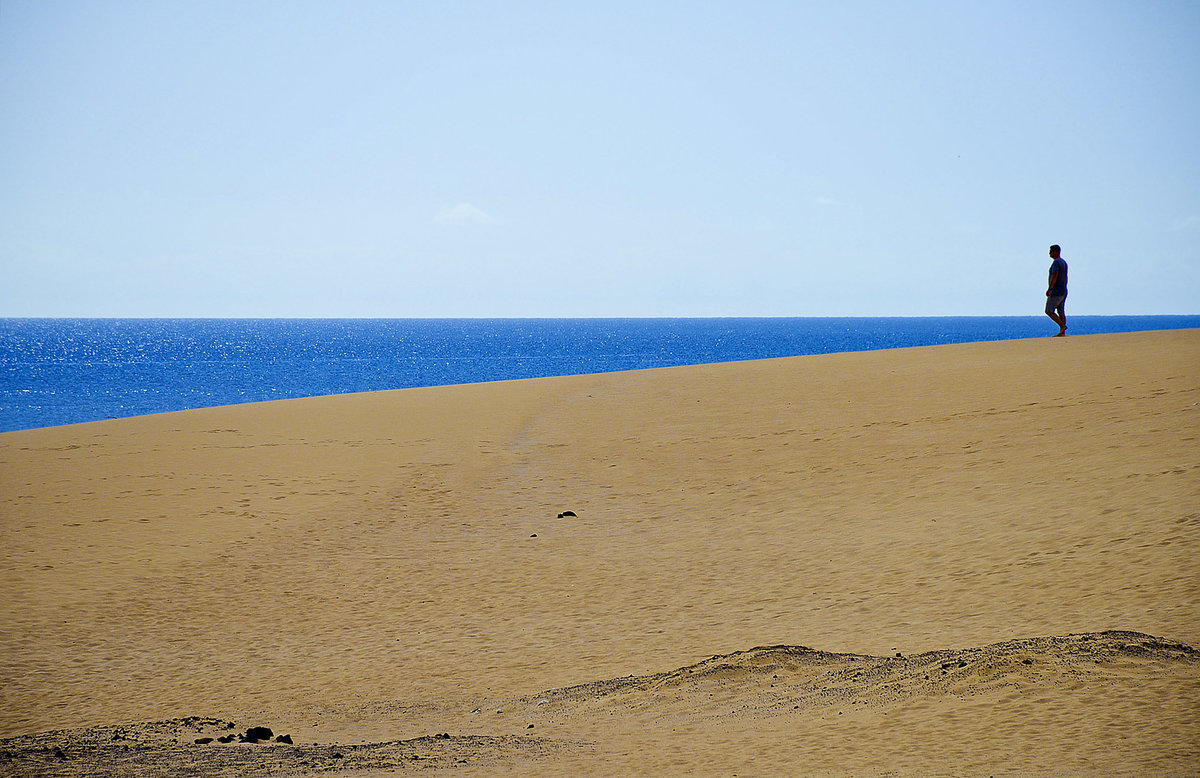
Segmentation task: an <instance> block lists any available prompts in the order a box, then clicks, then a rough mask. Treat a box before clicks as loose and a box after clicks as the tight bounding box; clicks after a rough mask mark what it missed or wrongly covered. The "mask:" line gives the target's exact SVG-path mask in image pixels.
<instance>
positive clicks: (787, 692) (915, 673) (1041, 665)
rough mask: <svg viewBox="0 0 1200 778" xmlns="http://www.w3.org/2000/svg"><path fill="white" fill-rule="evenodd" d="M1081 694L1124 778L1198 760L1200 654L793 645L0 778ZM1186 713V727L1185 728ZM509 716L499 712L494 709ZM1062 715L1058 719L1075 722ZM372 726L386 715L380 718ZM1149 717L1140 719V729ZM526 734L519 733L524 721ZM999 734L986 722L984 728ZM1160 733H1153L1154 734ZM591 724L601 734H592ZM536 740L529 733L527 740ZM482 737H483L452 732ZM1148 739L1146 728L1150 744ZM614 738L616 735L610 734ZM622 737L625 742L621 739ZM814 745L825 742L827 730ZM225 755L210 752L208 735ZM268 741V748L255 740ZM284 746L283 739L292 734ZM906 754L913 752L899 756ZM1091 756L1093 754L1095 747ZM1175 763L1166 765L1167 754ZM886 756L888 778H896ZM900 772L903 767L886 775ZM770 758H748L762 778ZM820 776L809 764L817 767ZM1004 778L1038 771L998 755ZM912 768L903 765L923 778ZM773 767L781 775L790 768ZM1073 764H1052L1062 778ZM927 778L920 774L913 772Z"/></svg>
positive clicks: (50, 749) (116, 744) (133, 738)
mask: <svg viewBox="0 0 1200 778" xmlns="http://www.w3.org/2000/svg"><path fill="white" fill-rule="evenodd" d="M1081 690H1082V691H1083V692H1084V693H1085V694H1084V697H1085V698H1086V696H1087V695H1094V696H1095V698H1096V699H1094V700H1092V703H1093V705H1094V704H1095V703H1097V702H1100V703H1102V704H1103V706H1104V711H1105V716H1106V718H1107V722H1106V723H1107V725H1108V726H1107V728H1108V729H1114V728H1116V727H1117V725H1124V726H1126V727H1135V728H1137V729H1138V730H1140V731H1141V733H1142V736H1143V737H1154V738H1158V743H1157V745H1158V746H1159V748H1160V752H1159V753H1158V754H1155V755H1154V758H1151V759H1148V760H1144V761H1141V762H1127V763H1125V764H1123V765H1121V766H1122V767H1124V768H1125V769H1126V770H1127V771H1128V772H1131V773H1137V772H1141V771H1144V770H1153V769H1158V768H1161V767H1166V768H1167V769H1169V768H1170V767H1171V765H1178V764H1186V761H1181V760H1180V757H1182V758H1183V760H1186V759H1188V758H1191V757H1192V756H1194V755H1195V753H1196V749H1195V744H1191V745H1190V746H1189V745H1188V744H1187V743H1186V742H1183V743H1180V742H1177V741H1176V740H1175V739H1174V736H1177V735H1179V734H1184V735H1186V733H1187V731H1188V729H1187V728H1188V727H1189V726H1190V725H1192V724H1194V723H1195V716H1194V703H1195V701H1196V700H1197V699H1198V696H1197V695H1200V651H1198V650H1197V649H1195V648H1192V647H1190V646H1187V645H1185V644H1182V643H1178V642H1175V641H1170V640H1166V639H1163V638H1156V637H1152V636H1149V635H1143V634H1141V633H1136V632H1121V631H1109V632H1104V633H1089V634H1082V635H1064V636H1058V637H1042V638H1028V639H1022V640H1012V641H1006V642H1004V643H999V644H994V645H990V646H981V647H978V648H971V649H961V650H941V651H930V652H925V653H922V654H918V655H915V656H911V657H906V656H904V655H902V654H897V655H896V656H892V657H873V656H863V655H858V654H844V653H843V654H839V653H831V652H826V651H820V650H815V649H811V648H807V647H804V646H761V647H756V648H753V649H748V650H745V651H738V652H734V653H732V654H725V655H721V656H714V657H710V658H709V659H706V660H704V661H702V662H699V663H696V664H694V665H689V666H687V667H681V668H678V669H676V670H673V671H669V672H663V673H655V674H651V675H648V676H629V677H624V678H617V679H611V680H605V681H597V682H593V683H588V684H582V685H578V686H573V687H569V688H565V689H552V690H547V691H543V692H541V693H538V694H534V695H530V696H526V697H523V698H516V699H508V700H496V699H492V700H488V701H487V702H486V704H485V705H486V708H487V709H486V710H485V709H484V706H483V705H481V706H477V707H476V708H474V709H472V710H471V711H470V712H469V713H467V712H465V711H464V710H463V709H462V708H463V706H462V705H459V706H457V709H455V707H456V706H453V705H444V706H442V708H441V709H440V710H439V709H437V708H427V709H425V710H422V711H420V712H419V714H418V718H419V720H420V721H421V722H422V723H424V724H425V725H427V726H432V725H434V724H438V725H443V726H446V727H448V728H450V729H452V730H453V732H454V734H451V733H450V732H444V733H435V734H429V735H425V736H421V737H416V738H411V739H409V740H405V741H396V742H378V743H351V744H343V743H339V742H315V743H308V742H300V743H292V742H288V743H286V744H279V743H276V742H268V743H267V744H266V745H261V744H246V743H242V742H238V740H237V739H235V738H234V731H235V730H239V729H240V727H239V725H238V724H237V723H236V722H232V721H224V720H220V719H207V718H202V717H187V718H184V719H177V720H171V721H161V722H146V723H141V724H132V725H124V726H108V727H95V728H90V729H78V730H67V731H54V732H48V733H44V734H41V735H36V736H20V737H15V738H9V739H5V740H0V768H6V769H7V770H9V771H11V772H12V774H14V775H30V776H34V775H37V776H41V775H45V776H85V775H86V776H108V775H112V776H120V775H135V774H150V773H165V772H171V771H179V770H181V769H186V770H187V771H190V772H191V773H193V774H199V775H205V776H225V775H230V776H232V775H239V776H240V775H248V776H249V775H263V776H266V775H321V774H327V773H335V772H344V771H354V772H356V773H358V772H361V771H368V772H372V773H379V774H384V773H390V772H396V771H411V770H421V771H423V772H424V771H428V770H438V769H442V770H449V769H453V770H455V771H456V772H461V771H463V770H467V769H477V770H483V771H485V772H487V773H497V772H500V773H504V772H508V771H510V770H513V771H517V772H522V771H526V770H532V771H536V772H538V773H539V774H547V773H555V774H565V775H569V774H577V773H578V772H579V771H587V770H588V769H589V766H591V768H593V769H594V768H596V767H597V766H600V769H598V770H594V771H595V772H600V773H604V774H619V773H620V772H622V771H629V772H643V771H644V770H643V769H642V768H641V767H639V762H637V761H633V762H625V763H624V764H623V765H622V760H621V759H620V756H619V751H620V748H621V745H622V742H623V740H624V738H627V737H629V735H630V734H632V733H637V732H646V731H651V732H655V731H657V732H659V733H663V732H665V731H666V730H667V729H668V728H669V729H670V731H671V732H678V731H679V730H680V728H681V727H683V728H686V727H687V726H688V725H690V726H692V727H695V726H696V725H697V724H701V725H706V726H707V727H709V728H711V729H710V730H709V731H713V730H715V731H720V729H721V728H723V727H726V726H728V725H730V724H733V725H734V726H738V727H745V726H746V724H747V722H752V723H753V724H754V726H755V728H756V729H760V730H765V731H769V732H773V733H774V734H775V736H777V737H779V738H781V739H783V738H787V737H789V736H795V735H796V734H797V733H798V732H799V731H802V730H803V729H804V728H805V727H806V726H807V727H812V725H813V724H814V722H816V723H818V725H819V726H818V728H819V730H827V729H829V728H831V726H832V725H830V724H829V723H828V719H830V718H831V717H832V715H833V714H834V713H836V715H837V716H838V717H841V716H843V715H844V714H845V713H846V712H850V713H851V714H852V716H854V715H855V714H859V716H860V717H861V715H862V713H863V712H867V715H868V716H874V717H876V718H881V717H885V716H887V715H888V714H893V715H897V714H898V715H899V716H901V717H902V716H903V714H904V713H905V712H906V711H911V710H914V709H916V710H938V709H942V710H943V711H944V709H945V708H946V707H947V706H946V704H945V702H946V701H947V700H950V701H951V702H952V703H962V702H963V701H969V702H970V703H971V704H976V705H978V704H979V703H980V702H983V703H984V704H987V705H994V706H1003V707H1007V708H1008V709H1009V710H1008V717H1020V716H1021V715H1022V714H1024V715H1030V716H1037V715H1038V714H1037V707H1038V706H1039V704H1042V702H1043V701H1045V700H1054V701H1055V702H1056V704H1059V705H1061V704H1062V703H1063V702H1064V701H1067V702H1068V703H1069V702H1070V694H1071V693H1072V692H1079V691H1081ZM1189 708H1192V709H1193V710H1192V715H1191V717H1190V718H1189V713H1188V711H1189ZM506 711H507V712H508V715H507V716H506V715H505V712H506ZM1079 712H1080V711H1078V710H1074V711H1071V713H1075V714H1078V713H1079ZM369 715H371V716H374V717H384V718H387V717H388V712H387V710H386V708H380V707H376V708H374V709H373V710H372V711H371V712H370V713H369ZM1150 716H1153V719H1151V718H1149V717H1150ZM525 722H529V723H525ZM1005 723H1009V724H1011V722H1008V721H1005V720H1001V721H1000V722H996V721H992V722H990V725H991V726H996V725H997V724H999V725H1000V726H1003V725H1004V724H1005ZM1163 723H1165V724H1166V726H1165V727H1163V726H1162V724H1163ZM598 724H599V725H598ZM505 729H509V730H513V732H512V733H504V732H503V730H505ZM535 729H536V730H537V732H538V733H550V734H549V735H546V734H538V735H534V734H532V733H533V731H534V730H535ZM479 730H491V734H463V733H473V732H477V731H479ZM1156 730H1157V731H1156ZM614 733H615V735H616V736H614ZM622 736H624V737H622ZM825 736H826V737H827V736H828V733H827V732H825ZM222 737H223V739H224V740H225V741H228V740H232V741H233V742H229V743H223V742H221V743H219V742H218V741H217V738H222ZM269 737H270V736H269V735H268V738H269ZM287 740H288V741H291V740H292V738H291V737H290V736H289V737H288V738H287ZM914 745H916V746H917V749H914V750H918V752H919V746H920V744H919V742H918V743H916V744H913V743H910V744H909V748H910V749H912V748H913V746H914ZM1099 745H1101V744H1099V743H1092V744H1091V747H1092V748H1097V747H1098V746H1099ZM1173 749H1176V750H1178V751H1179V752H1180V753H1179V754H1178V755H1177V756H1175V757H1174V758H1172V757H1171V756H1170V752H1171V751H1172V750H1173ZM873 750H874V745H873V744H861V745H860V747H859V748H857V749H853V750H852V749H846V750H845V751H843V752H842V753H841V754H839V755H838V756H837V758H836V759H835V760H831V761H829V763H828V764H826V765H825V766H824V767H819V768H818V766H817V764H814V763H813V762H811V761H810V762H807V765H808V767H809V768H813V769H819V770H821V771H825V770H828V771H831V772H837V771H843V770H845V771H849V770H853V771H859V770H873V769H875V768H876V767H878V765H873V764H872V759H873V758H874V755H873ZM989 756H990V759H988V758H985V759H982V760H980V759H979V758H978V757H979V755H975V758H976V761H977V763H976V764H972V762H971V759H970V755H969V754H968V753H967V752H963V753H961V754H959V755H958V758H957V759H956V762H955V768H956V769H955V770H954V771H953V772H971V771H972V770H981V771H982V770H989V771H994V770H996V767H997V764H996V763H997V760H996V758H995V756H994V755H989ZM904 757H907V758H909V759H910V760H911V757H912V754H911V753H907V754H904V755H903V756H902V757H901V756H899V755H893V762H892V764H891V767H890V770H895V769H896V768H897V767H904V766H906V765H903V764H902V761H903V758H904ZM898 762H900V763H898ZM769 763H770V762H769V760H766V759H764V760H761V761H760V762H759V764H758V767H760V768H765V767H767V765H768V764H769ZM818 764H819V763H818ZM1002 764H1003V766H1004V768H1005V769H1007V770H1010V771H1017V772H1021V773H1025V772H1028V771H1030V770H1036V769H1037V767H1038V766H1039V763H1038V762H1037V761H1033V762H1026V763H1022V761H1021V760H1020V758H1019V756H1018V755H1017V754H1007V755H1006V756H1005V758H1004V760H1003V762H1002ZM922 765H928V762H927V761H926V760H925V759H922V758H920V757H918V759H917V760H911V761H910V765H907V766H910V767H912V768H915V769H916V770H917V771H922ZM794 766H795V765H794V764H792V763H791V762H789V761H787V760H784V761H782V762H780V763H778V765H775V766H774V767H773V769H774V768H775V767H777V769H779V770H788V769H791V768H794ZM1085 766H1086V761H1085V762H1083V763H1082V764H1071V763H1069V762H1066V761H1062V760H1060V761H1059V762H1057V763H1056V765H1055V767H1056V769H1057V770H1059V771H1068V772H1074V771H1076V770H1078V769H1079V768H1080V767H1085ZM926 771H927V770H926Z"/></svg>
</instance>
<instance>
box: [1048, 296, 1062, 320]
mask: <svg viewBox="0 0 1200 778" xmlns="http://www.w3.org/2000/svg"><path fill="white" fill-rule="evenodd" d="M1055 311H1058V312H1059V313H1060V314H1062V315H1064V316H1065V315H1066V313H1067V296H1066V295H1065V294H1060V295H1055V296H1054V297H1047V298H1046V313H1054V312H1055Z"/></svg>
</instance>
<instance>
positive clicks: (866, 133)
mask: <svg viewBox="0 0 1200 778" xmlns="http://www.w3.org/2000/svg"><path fill="white" fill-rule="evenodd" d="M1051 243H1059V244H1061V245H1062V247H1063V257H1064V258H1065V259H1066V260H1067V261H1068V262H1069V263H1070V267H1071V296H1070V299H1069V301H1068V315H1070V314H1073V313H1074V314H1154V313H1191V314H1195V313H1200V2H1183V1H1177V2H1164V1H1160V0H1137V1H1136V2H1103V1H1102V0H1097V1H1096V2H1056V1H1054V0H1050V2H961V3H960V2H905V3H899V2H836V3H835V2H755V1H754V0H743V1H740V2H655V1H654V0H648V1H647V0H643V1H642V2H621V1H620V0H617V1H616V2H545V3H528V2H455V1H454V0H446V1H445V2H420V1H413V2H405V1H403V0H394V1H383V0H346V1H345V2H334V0H326V1H324V2H314V1H312V0H291V1H290V2H267V1H266V0H236V1H228V0H193V1H191V2H181V1H178V0H147V1H145V2H140V1H128V2H126V1H118V2H114V1H112V0H105V1H103V2H99V1H92V0H74V1H72V0H0V274H2V275H3V280H2V281H0V316H81V317H82V316H120V317H125V316H128V317H137V316H165V317H193V316H212V317H225V316H250V317H258V316H262V317H293V316H294V317H326V316H330V317H343V316H344V317H401V318H402V317H427V316H446V317H458V316H467V317H508V316H517V317H524V316H531V317H540V316H897V315H898V316H911V315H915V316H921V315H930V316H933V315H1041V308H1042V305H1043V303H1044V297H1043V294H1044V292H1045V283H1046V271H1047V268H1048V266H1049V258H1048V256H1047V254H1046V251H1047V247H1048V246H1049V245H1050V244H1051Z"/></svg>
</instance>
